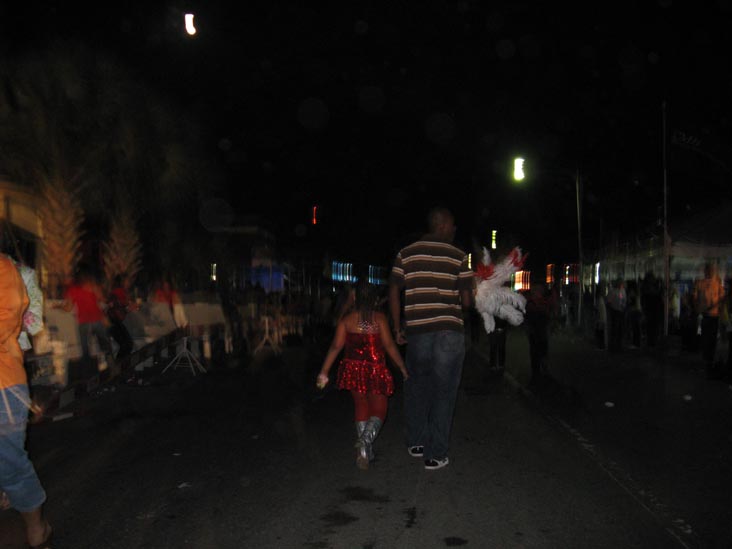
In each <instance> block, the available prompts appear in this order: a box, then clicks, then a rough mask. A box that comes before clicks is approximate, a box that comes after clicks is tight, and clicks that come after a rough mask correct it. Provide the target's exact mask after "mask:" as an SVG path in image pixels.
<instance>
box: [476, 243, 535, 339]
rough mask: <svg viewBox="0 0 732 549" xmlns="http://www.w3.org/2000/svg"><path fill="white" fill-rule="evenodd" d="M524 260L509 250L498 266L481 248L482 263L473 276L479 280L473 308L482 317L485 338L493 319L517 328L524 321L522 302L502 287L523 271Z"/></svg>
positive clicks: (517, 249) (493, 327)
mask: <svg viewBox="0 0 732 549" xmlns="http://www.w3.org/2000/svg"><path fill="white" fill-rule="evenodd" d="M525 261H526V256H525V255H523V254H522V253H521V248H519V247H516V248H514V249H513V250H511V253H510V254H508V255H507V256H506V257H505V258H504V259H503V260H502V261H501V262H500V263H498V264H495V263H492V262H491V256H490V254H489V253H488V250H487V249H486V248H483V262H482V263H481V264H479V265H478V266H477V268H476V273H475V276H476V277H477V278H478V279H479V281H478V286H477V289H476V294H475V308H476V309H477V310H478V312H479V313H480V315H481V316H482V317H483V324H484V326H485V331H486V332H488V333H489V334H490V333H491V332H493V330H495V328H496V319H495V317H498V318H502V319H504V320H506V321H508V323H509V324H511V325H512V326H518V325H520V324H521V323H522V322H523V321H524V313H525V312H526V298H525V297H524V296H522V295H521V294H517V293H516V292H514V291H512V290H511V289H510V288H507V287H506V286H504V283H505V282H508V281H509V280H511V275H512V274H514V273H515V272H516V271H518V270H519V269H521V267H523V265H524V262H525Z"/></svg>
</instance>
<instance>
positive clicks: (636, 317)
mask: <svg viewBox="0 0 732 549" xmlns="http://www.w3.org/2000/svg"><path fill="white" fill-rule="evenodd" d="M642 318H643V309H642V307H641V298H640V291H639V289H638V283H637V282H636V281H635V280H631V281H630V282H628V326H629V327H630V344H631V347H632V348H633V349H640V346H641V319H642Z"/></svg>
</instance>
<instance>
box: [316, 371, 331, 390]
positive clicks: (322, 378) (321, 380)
mask: <svg viewBox="0 0 732 549" xmlns="http://www.w3.org/2000/svg"><path fill="white" fill-rule="evenodd" d="M328 381H330V380H329V379H328V374H324V373H323V372H320V373H319V374H318V378H317V380H316V381H315V386H316V387H317V388H318V389H323V388H325V386H326V385H328Z"/></svg>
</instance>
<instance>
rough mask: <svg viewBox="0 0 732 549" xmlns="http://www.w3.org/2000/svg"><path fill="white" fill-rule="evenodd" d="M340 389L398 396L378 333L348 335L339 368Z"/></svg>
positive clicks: (351, 333) (350, 333)
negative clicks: (395, 393)
mask: <svg viewBox="0 0 732 549" xmlns="http://www.w3.org/2000/svg"><path fill="white" fill-rule="evenodd" d="M338 388H339V389H345V390H347V391H354V390H355V391H358V392H359V393H377V394H381V395H386V396H391V395H392V393H394V379H393V378H392V377H391V372H389V370H388V369H387V367H386V356H385V354H384V345H383V343H382V342H381V335H380V334H379V332H378V331H377V332H373V331H369V332H366V333H353V332H349V333H347V334H346V344H345V349H344V354H343V359H342V360H341V363H340V366H339V367H338Z"/></svg>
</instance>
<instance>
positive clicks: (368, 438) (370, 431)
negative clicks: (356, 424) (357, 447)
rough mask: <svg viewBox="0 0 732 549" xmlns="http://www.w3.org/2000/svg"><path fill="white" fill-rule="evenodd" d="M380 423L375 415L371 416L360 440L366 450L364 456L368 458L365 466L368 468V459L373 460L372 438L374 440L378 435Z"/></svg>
mask: <svg viewBox="0 0 732 549" xmlns="http://www.w3.org/2000/svg"><path fill="white" fill-rule="evenodd" d="M381 425H382V422H381V419H379V418H378V417H376V416H371V417H370V418H369V420H368V422H367V423H366V428H365V429H364V430H363V435H362V436H361V440H362V441H363V446H364V449H365V451H366V456H365V457H366V459H367V460H368V461H367V462H366V467H365V468H368V462H369V461H374V440H376V437H377V436H379V431H381Z"/></svg>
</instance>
